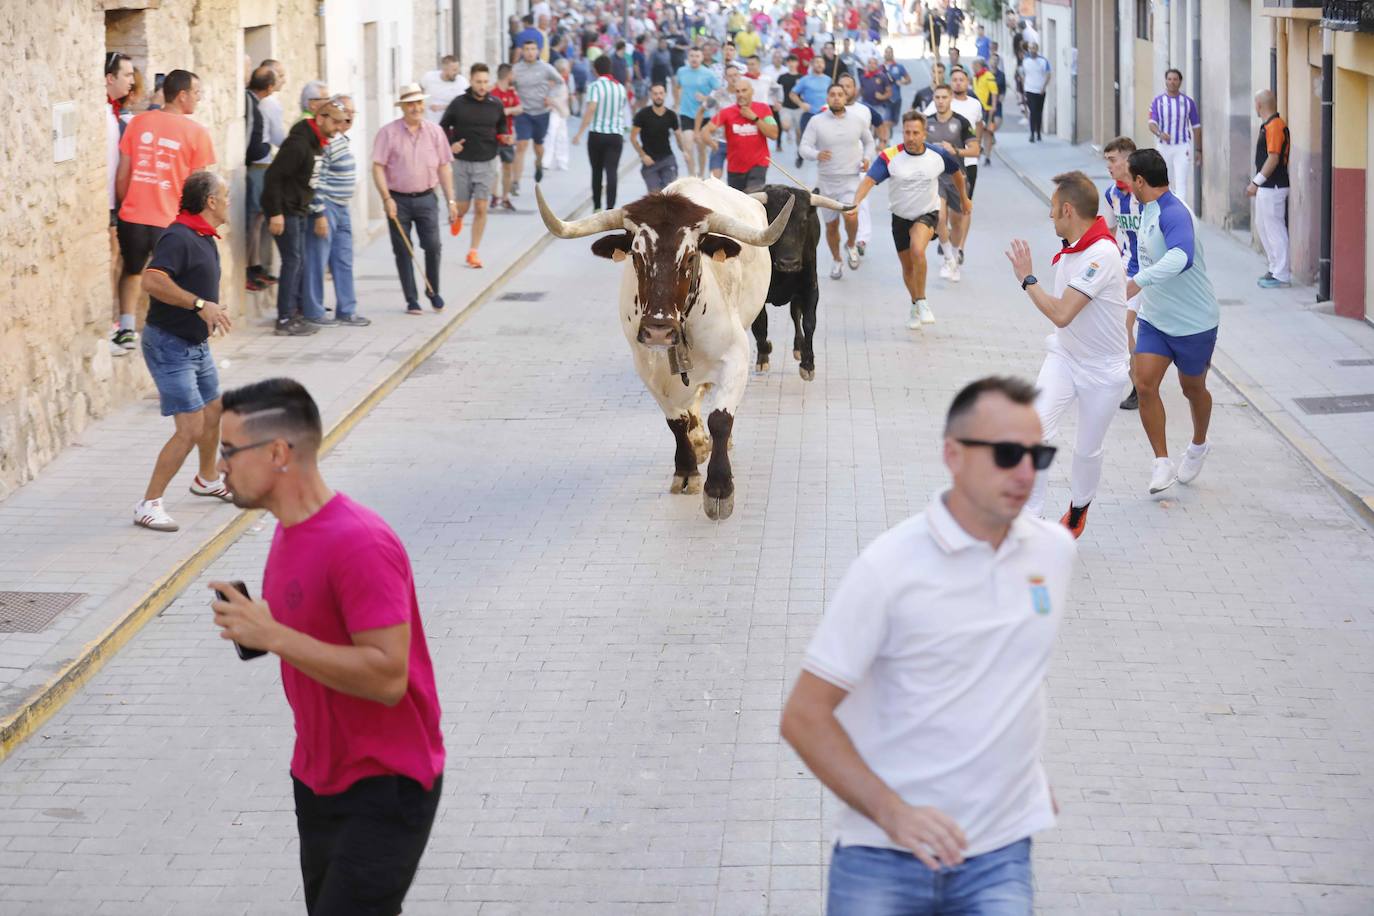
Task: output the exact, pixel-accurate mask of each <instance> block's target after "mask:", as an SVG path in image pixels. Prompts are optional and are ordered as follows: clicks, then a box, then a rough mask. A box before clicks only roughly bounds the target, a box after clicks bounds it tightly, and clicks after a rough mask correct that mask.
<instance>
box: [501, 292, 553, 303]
mask: <svg viewBox="0 0 1374 916" xmlns="http://www.w3.org/2000/svg"><path fill="white" fill-rule="evenodd" d="M546 295H548V294H547V293H543V292H528V293H518V292H517V293H502V294H501V295H500V296H497V297H496V298H497V299H499V300H500V301H502V302H538V301H539V300H540V299H543V298H544V297H545V296H546Z"/></svg>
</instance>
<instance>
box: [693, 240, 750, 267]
mask: <svg viewBox="0 0 1374 916" xmlns="http://www.w3.org/2000/svg"><path fill="white" fill-rule="evenodd" d="M697 250H699V251H700V252H701V253H702V254H704V255H706V256H707V257H708V258H715V259H716V260H717V261H724V260H725V259H726V258H734V257H738V256H739V253H740V250H741V249H740V244H739V242H737V241H735V240H734V239H728V238H726V237H725V236H723V235H708V236H705V237H704V238H702V240H701V242H700V244H698V245H697Z"/></svg>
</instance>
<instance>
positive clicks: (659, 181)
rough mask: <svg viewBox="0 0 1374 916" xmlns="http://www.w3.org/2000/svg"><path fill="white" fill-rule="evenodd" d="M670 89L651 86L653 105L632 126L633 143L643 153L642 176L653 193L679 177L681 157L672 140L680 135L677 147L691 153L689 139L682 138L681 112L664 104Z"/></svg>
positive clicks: (631, 141)
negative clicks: (678, 162)
mask: <svg viewBox="0 0 1374 916" xmlns="http://www.w3.org/2000/svg"><path fill="white" fill-rule="evenodd" d="M667 98H668V90H667V89H665V88H664V87H663V84H662V83H654V84H653V85H652V86H650V87H649V104H648V105H646V106H645V107H643V108H641V109H639V111H636V112H635V116H634V120H633V121H632V122H631V124H632V126H631V127H630V146H631V147H633V148H634V151H635V155H637V156H639V161H640V169H639V174H640V177H642V178H643V179H644V187H645V189H646V190H647V191H648V192H649V193H650V194H653V193H654V192H655V191H662V190H663V189H664V188H666V187H668V185H670V184H672V183H673V182H674V181H676V180H677V159H676V158H675V157H674V156H673V147H672V144H671V143H670V142H669V141H670V139H671V138H672V137H676V138H677V147H678V149H680V150H682V154H683V155H684V156H686V155H687V142H686V141H685V140H684V139H683V137H682V126H681V122H679V121H678V117H677V112H675V111H673V110H672V109H671V108H668V107H667V106H666V105H665V104H664V103H665V102H666V101H667Z"/></svg>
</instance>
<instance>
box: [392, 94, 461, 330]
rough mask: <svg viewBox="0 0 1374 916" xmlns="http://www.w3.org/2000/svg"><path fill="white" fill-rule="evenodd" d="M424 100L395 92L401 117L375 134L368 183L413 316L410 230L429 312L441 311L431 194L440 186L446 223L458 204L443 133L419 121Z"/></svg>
mask: <svg viewBox="0 0 1374 916" xmlns="http://www.w3.org/2000/svg"><path fill="white" fill-rule="evenodd" d="M426 98H428V96H427V95H425V92H424V90H423V89H421V88H420V84H419V83H408V84H406V85H404V86H402V87H401V95H400V98H399V99H397V101H396V104H397V105H399V106H400V108H401V117H399V118H397V119H396V120H395V121H392V122H391V123H390V124H387V125H386V126H385V127H383V128H382V129H381V130H379V131H378V132H377V139H376V140H375V141H373V144H372V182H373V184H375V185H376V186H377V193H379V194H380V195H381V197H382V202H383V204H385V206H386V215H387V221H388V222H387V229H388V231H389V233H390V235H391V251H392V254H394V255H395V256H396V270H397V272H399V273H400V275H401V289H402V291H403V292H404V293H405V297H406V313H407V314H409V315H419V314H422V313H423V310H422V309H421V308H420V296H419V292H418V290H417V289H416V286H415V272H414V270H413V269H412V267H411V261H412V257H413V256H412V254H411V251H412V249H411V248H410V227H411V226H412V225H414V226H415V227H416V229H417V230H418V234H419V236H420V247H421V248H423V249H424V250H425V277H426V279H427V280H428V281H429V282H428V289H427V293H426V294H427V295H428V296H429V304H430V305H431V306H432V307H433V308H434V311H436V312H439V311H442V310H443V308H444V300H443V297H441V296H440V295H439V253H440V250H441V245H440V235H439V209H438V202H437V201H436V200H435V199H434V188H435V186H436V185H439V184H442V185H443V188H444V197H445V198H446V199H447V200H448V219H449V222H450V223H452V222H455V221H456V220H457V219H458V202H457V201H456V200H455V199H454V197H453V165H452V163H453V151H452V150H451V149H450V148H449V142H448V138H447V137H446V136H445V135H444V129H443V128H442V127H440V126H439V125H438V124H435V123H434V122H433V121H427V120H425V99H426Z"/></svg>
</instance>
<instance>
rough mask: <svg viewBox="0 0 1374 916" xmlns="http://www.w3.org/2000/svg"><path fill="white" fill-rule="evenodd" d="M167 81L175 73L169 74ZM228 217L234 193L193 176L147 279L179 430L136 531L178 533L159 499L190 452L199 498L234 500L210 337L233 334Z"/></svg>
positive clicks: (151, 363)
mask: <svg viewBox="0 0 1374 916" xmlns="http://www.w3.org/2000/svg"><path fill="white" fill-rule="evenodd" d="M169 75H170V74H169ZM228 218H229V188H228V186H227V185H225V183H224V181H223V180H222V179H220V178H219V176H217V175H215V174H213V173H211V172H206V171H198V172H194V173H192V174H191V175H190V176H189V177H188V178H187V179H186V180H185V182H184V184H183V187H182V191H181V198H180V200H179V202H178V210H177V214H176V216H175V218H174V219H173V221H172V224H171V225H170V226H168V227H167V229H166V230H165V231H163V232H162V233H160V234H159V236H158V239H157V241H156V243H155V245H154V247H153V251H152V257H151V260H150V261H149V264H148V267H147V269H146V271H145V272H144V273H143V290H144V291H145V292H146V293H147V294H148V298H149V305H148V322H147V324H146V325H145V326H144V329H143V340H142V342H141V346H142V349H143V360H144V363H145V364H146V365H147V366H148V373H149V374H150V375H151V376H152V377H153V383H154V384H155V385H156V386H157V393H158V401H159V404H160V406H161V408H162V415H163V416H164V417H171V418H172V421H173V424H174V427H175V429H174V432H173V433H172V438H171V439H169V440H168V441H167V444H166V445H164V446H162V450H161V451H160V452H158V456H157V461H156V463H155V464H154V465H153V474H152V477H151V478H150V479H149V481H148V488H147V489H146V490H144V492H143V499H142V500H141V501H140V502H139V503H138V505H136V506H135V507H134V524H135V525H139V526H140V527H143V528H149V529H151V530H153V531H176V530H177V528H178V525H177V523H176V521H175V520H174V519H173V518H172V517H171V515H169V514H168V513H167V510H166V508H165V507H164V506H163V504H162V497H163V495H164V494H165V493H166V492H167V485H168V484H170V483H171V482H172V478H173V477H175V476H176V473H177V471H179V470H181V466H182V464H184V463H185V462H186V458H187V456H188V455H190V454H191V451H192V450H193V449H198V450H199V452H200V470H199V473H197V474H196V476H195V478H194V479H193V480H192V481H191V492H192V493H193V494H194V495H196V496H206V497H210V498H212V499H221V500H225V501H228V500H229V499H231V498H232V497H231V496H230V494H229V488H228V486H227V485H226V484H225V482H224V481H223V480H222V479H220V475H219V471H218V470H217V469H216V465H215V460H216V455H215V450H216V449H217V448H218V447H219V415H220V392H219V371H218V370H217V369H216V368H215V358H214V355H213V354H212V353H211V352H210V344H209V342H208V341H209V338H210V335H211V334H212V333H214V332H216V331H222V332H224V333H228V331H229V329H230V327H231V326H232V325H231V322H230V321H229V315H228V314H227V313H226V312H225V310H224V308H223V307H222V306H220V304H219V298H220V286H219V284H220V261H219V247H218V246H217V245H216V244H215V239H217V238H219V234H218V233H217V232H216V231H215V230H216V229H217V228H219V227H220V226H222V225H224V222H225V220H227V219H228Z"/></svg>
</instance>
